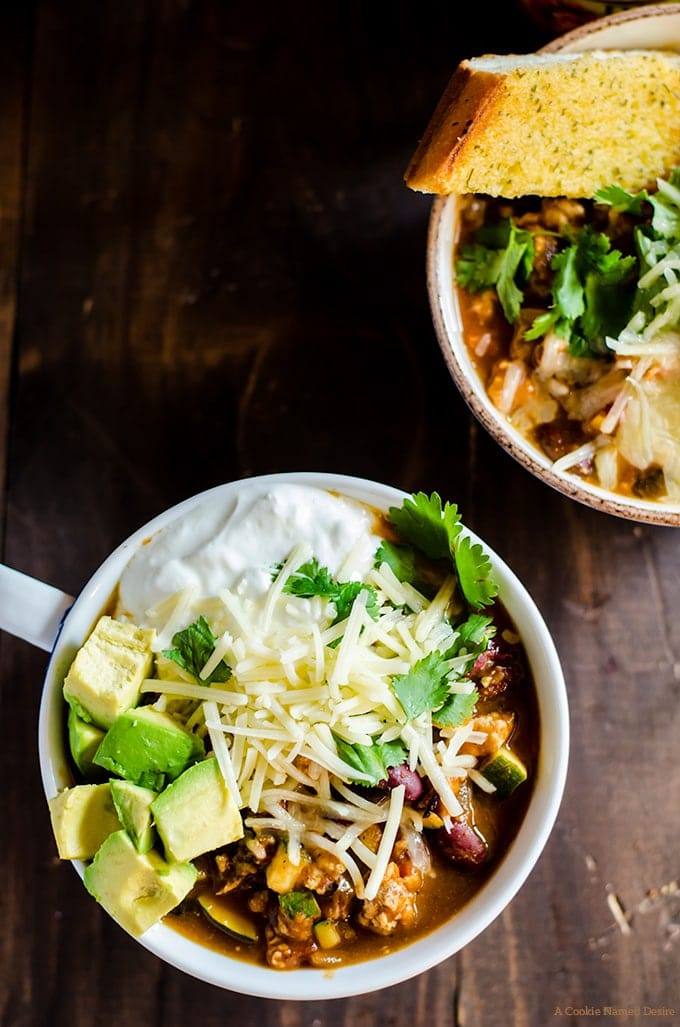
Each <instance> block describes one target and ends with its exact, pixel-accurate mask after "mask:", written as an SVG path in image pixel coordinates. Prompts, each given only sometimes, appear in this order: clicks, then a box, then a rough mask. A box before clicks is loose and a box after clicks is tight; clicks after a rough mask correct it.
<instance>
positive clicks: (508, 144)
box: [404, 50, 680, 197]
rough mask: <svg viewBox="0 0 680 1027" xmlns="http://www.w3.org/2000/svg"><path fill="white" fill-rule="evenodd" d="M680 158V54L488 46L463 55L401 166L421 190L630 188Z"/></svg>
mask: <svg viewBox="0 0 680 1027" xmlns="http://www.w3.org/2000/svg"><path fill="white" fill-rule="evenodd" d="M677 164H680V54H678V53H675V52H672V51H662V50H593V51H585V52H580V53H535V54H520V55H518V54H508V55H495V54H489V55H485V56H483V57H474V58H471V59H469V60H464V61H462V62H461V63H460V64H459V65H458V67H457V68H456V70H455V72H454V74H453V76H452V78H451V79H450V81H449V84H448V86H447V88H446V90H445V91H444V94H443V96H442V97H441V100H440V101H439V103H438V105H437V107H436V110H435V111H434V114H433V115H432V118H431V120H430V123H429V125H428V127H427V130H426V132H425V135H424V136H423V138H422V139H421V140H420V143H419V145H418V147H417V149H416V151H415V153H414V155H413V158H412V160H411V162H410V164H409V166H408V168H407V170H406V174H405V176H404V178H405V181H406V184H407V185H408V186H409V188H411V189H413V190H415V191H418V192H424V193H436V194H451V193H487V194H489V195H491V196H507V197H516V196H526V195H532V194H535V195H539V196H572V197H581V196H583V197H587V196H592V195H593V194H594V193H595V191H596V190H597V189H599V188H601V187H603V186H607V185H610V184H613V183H615V184H617V185H620V186H621V187H622V188H624V189H628V190H629V191H631V192H636V191H637V190H639V189H642V188H645V187H653V186H654V184H655V181H656V179H657V177H659V176H661V177H667V176H668V174H669V172H670V171H671V169H672V168H673V167H674V166H675V165H677Z"/></svg>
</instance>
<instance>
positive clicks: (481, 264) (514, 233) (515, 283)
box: [456, 218, 535, 324]
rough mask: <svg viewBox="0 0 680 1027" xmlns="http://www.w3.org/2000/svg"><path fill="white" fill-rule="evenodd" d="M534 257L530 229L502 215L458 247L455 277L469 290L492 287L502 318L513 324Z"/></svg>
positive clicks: (519, 308) (519, 307)
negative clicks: (493, 223) (472, 239)
mask: <svg viewBox="0 0 680 1027" xmlns="http://www.w3.org/2000/svg"><path fill="white" fill-rule="evenodd" d="M534 257H535V247H534V241H533V236H532V234H531V232H528V231H526V229H523V228H518V227H517V226H516V225H515V224H514V223H513V222H512V221H510V219H509V218H504V219H501V221H499V222H498V223H497V224H496V225H493V226H489V225H487V226H484V227H483V229H480V230H479V231H478V232H477V233H476V234H475V242H474V243H471V244H469V245H467V246H462V247H461V250H460V256H459V258H458V260H457V261H456V277H457V279H458V282H459V283H460V285H461V286H462V287H463V288H464V289H467V290H468V291H469V292H481V291H482V290H483V289H489V288H492V287H494V286H495V288H496V291H497V293H498V298H499V300H500V303H501V307H502V308H503V313H504V314H505V317H506V320H507V321H509V323H510V324H514V323H515V321H516V320H517V318H518V317H519V313H520V310H521V306H522V300H523V298H524V294H523V291H522V289H523V286H524V285H525V284H526V281H527V279H528V277H529V274H530V273H531V268H532V265H533V262H534Z"/></svg>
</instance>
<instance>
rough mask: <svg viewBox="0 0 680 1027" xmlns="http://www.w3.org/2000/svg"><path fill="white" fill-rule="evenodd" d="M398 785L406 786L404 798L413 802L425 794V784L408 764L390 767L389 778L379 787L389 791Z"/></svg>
mask: <svg viewBox="0 0 680 1027" xmlns="http://www.w3.org/2000/svg"><path fill="white" fill-rule="evenodd" d="M397 785H404V798H405V799H407V800H409V801H411V802H413V801H414V800H415V799H419V798H420V796H421V795H422V794H423V782H422V779H421V777H420V775H419V774H417V773H416V772H415V770H411V769H410V767H409V765H408V763H400V764H399V766H397V767H388V769H387V778H386V780H385V781H381V782H380V785H379V787H380V788H383V789H387V790H389V789H390V788H396V787H397Z"/></svg>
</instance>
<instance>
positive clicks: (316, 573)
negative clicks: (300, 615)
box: [274, 557, 379, 641]
mask: <svg viewBox="0 0 680 1027" xmlns="http://www.w3.org/2000/svg"><path fill="white" fill-rule="evenodd" d="M280 569H281V568H280V567H278V568H276V570H275V574H274V577H276V574H277V573H278V572H279V571H280ZM362 590H363V591H365V592H367V593H368V595H367V598H366V612H367V613H368V615H369V617H371V618H372V619H373V620H377V618H378V613H379V611H378V594H377V592H376V590H375V588H374V587H373V586H372V585H364V584H363V583H362V582H360V581H336V580H335V578H334V577H333V576H332V574H331V573H330V571H329V570H328V568H327V567H320V566H319V561H318V560H317V559H316V557H314V558H313V559H311V560H308V561H307V563H303V564H301V565H300V566H299V567H298V569H297V570H296V571H294V573H293V574H291V575H290V577H289V578H288V580H287V581H286V583H285V585H284V586H283V591H284V592H286V593H287V594H288V595H294V596H299V597H300V598H302V599H309V598H311V597H312V596H322V597H324V598H326V599H330V600H331V602H332V603H333V604H334V605H335V618H334V620H333V624H338V623H339V621H341V620H345V619H346V618H347V617H349V615H350V612H351V609H352V605H353V603H354V600H355V599H356V597H357V596H358V595H359V593H360V592H361V591H362ZM338 641H339V640H338Z"/></svg>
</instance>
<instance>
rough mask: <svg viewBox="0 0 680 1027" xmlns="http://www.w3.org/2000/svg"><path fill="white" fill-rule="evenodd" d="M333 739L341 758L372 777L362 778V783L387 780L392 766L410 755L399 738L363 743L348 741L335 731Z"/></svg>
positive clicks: (375, 783)
mask: <svg viewBox="0 0 680 1027" xmlns="http://www.w3.org/2000/svg"><path fill="white" fill-rule="evenodd" d="M333 740H334V741H335V747H336V749H337V751H338V756H339V757H340V759H341V760H343V761H344V762H345V763H347V764H348V765H349V766H350V767H353V768H354V769H355V770H358V771H359V772H360V773H362V774H367V775H368V776H369V777H370V779H371V780H370V781H364V780H361V781H360V782H359V783H360V784H365V785H370V784H374V785H377V784H378V782H379V781H384V780H385V778H386V777H387V771H388V769H389V768H390V767H398V766H399V765H400V764H401V763H404V762H405V760H406V759H407V757H408V751H407V749H406V747H405V746H404V744H403V742H402V741H400V739H398V738H396V739H395V740H394V741H392V742H373V743H372V744H371V745H361V744H360V743H359V742H354V743H352V742H347V741H345V739H344V738H341V737H340V735H336V734H335V733H333Z"/></svg>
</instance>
